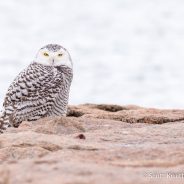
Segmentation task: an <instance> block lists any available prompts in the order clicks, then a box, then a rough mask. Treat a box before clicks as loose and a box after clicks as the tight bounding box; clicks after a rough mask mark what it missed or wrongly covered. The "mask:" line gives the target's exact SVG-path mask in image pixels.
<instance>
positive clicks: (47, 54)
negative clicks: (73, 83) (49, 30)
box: [35, 44, 73, 68]
mask: <svg viewBox="0 0 184 184" xmlns="http://www.w3.org/2000/svg"><path fill="white" fill-rule="evenodd" d="M35 62H36V63H39V64H42V65H46V66H60V65H65V66H68V67H69V68H72V66H73V64H72V60H71V57H70V54H69V53H68V51H67V50H66V49H65V48H64V47H62V46H60V45H57V44H49V45H46V46H44V47H43V48H41V49H40V50H39V51H38V54H37V56H36V58H35Z"/></svg>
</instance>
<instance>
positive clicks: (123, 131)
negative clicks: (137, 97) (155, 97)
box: [0, 104, 184, 184]
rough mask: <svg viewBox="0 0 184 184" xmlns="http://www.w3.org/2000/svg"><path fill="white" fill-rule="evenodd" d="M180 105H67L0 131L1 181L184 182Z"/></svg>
mask: <svg viewBox="0 0 184 184" xmlns="http://www.w3.org/2000/svg"><path fill="white" fill-rule="evenodd" d="M183 123H184V110H158V109H146V108H141V107H137V106H117V105H92V104H86V105H79V106H70V108H69V112H68V117H53V118H45V119H40V120H38V121H35V122H23V123H22V124H21V125H20V126H19V128H10V129H8V130H7V131H6V132H5V133H4V134H1V135H0V162H1V164H0V176H1V177H0V184H21V183H31V184H37V183H39V184H50V183H53V184H60V183H67V184H85V183H86V184H87V183H89V184H92V183H102V184H108V183H109V184H110V183H111V184H112V183H113V184H125V183H129V184H130V183H132V184H133V183H140V184H142V183H184V124H183Z"/></svg>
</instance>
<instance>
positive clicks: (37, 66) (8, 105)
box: [0, 44, 73, 130]
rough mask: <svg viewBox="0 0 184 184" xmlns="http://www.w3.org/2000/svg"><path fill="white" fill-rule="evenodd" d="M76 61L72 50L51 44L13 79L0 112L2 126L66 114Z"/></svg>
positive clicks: (41, 50) (42, 49) (4, 127)
mask: <svg viewBox="0 0 184 184" xmlns="http://www.w3.org/2000/svg"><path fill="white" fill-rule="evenodd" d="M72 77H73V64H72V60H71V57H70V54H69V53H68V51H67V50H66V49H65V48H64V47H62V46H60V45H57V44H49V45H46V46H44V47H43V48H41V49H40V50H39V51H38V54H37V55H36V57H35V59H34V61H33V62H32V63H31V64H30V65H29V66H28V67H27V68H26V69H24V70H23V71H22V72H21V73H20V74H19V75H18V76H17V77H16V78H15V80H14V81H13V82H12V84H11V85H10V87H9V88H8V91H7V93H6V96H5V99H4V103H3V110H2V111H1V115H0V125H1V126H0V129H1V130H5V129H6V128H7V127H11V126H13V127H18V126H19V124H20V123H21V122H22V121H34V120H37V119H39V118H43V117H48V116H65V115H66V112H67V105H68V98H69V90H70V85H71V82H72Z"/></svg>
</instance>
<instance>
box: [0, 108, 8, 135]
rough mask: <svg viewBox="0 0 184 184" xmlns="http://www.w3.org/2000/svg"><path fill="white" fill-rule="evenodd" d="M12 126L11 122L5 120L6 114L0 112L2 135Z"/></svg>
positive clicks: (0, 131)
mask: <svg viewBox="0 0 184 184" xmlns="http://www.w3.org/2000/svg"><path fill="white" fill-rule="evenodd" d="M9 126H10V123H9V120H8V119H7V120H6V118H5V112H3V111H0V134H1V133H3V131H4V130H6V129H7V128H8V127H9Z"/></svg>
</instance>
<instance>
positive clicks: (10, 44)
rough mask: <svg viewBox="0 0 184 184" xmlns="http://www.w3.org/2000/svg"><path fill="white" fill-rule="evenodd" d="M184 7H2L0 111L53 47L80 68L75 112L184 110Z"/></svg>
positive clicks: (33, 1) (86, 0) (123, 2)
mask: <svg viewBox="0 0 184 184" xmlns="http://www.w3.org/2000/svg"><path fill="white" fill-rule="evenodd" d="M183 8H184V1H181V0H175V1H172V0H140V1H136V0H113V1H112V0H93V1H90V0H78V1H72V0H53V1H50V0H44V1H43V0H26V1H25V0H19V1H14V0H2V1H1V2H0V22H1V30H0V65H1V67H0V89H1V90H0V105H2V102H3V97H4V95H5V93H6V91H7V88H8V87H9V85H10V83H11V82H12V80H13V79H14V78H15V77H16V76H17V75H18V73H19V72H20V71H22V70H23V69H24V68H25V67H26V66H27V65H29V63H30V62H31V61H32V60H33V59H34V57H35V55H36V53H37V51H38V50H39V49H40V48H41V47H42V46H44V45H46V44H48V43H58V44H61V45H63V46H64V47H65V48H67V50H68V51H69V52H70V54H71V57H72V59H73V63H74V80H73V83H72V87H71V93H70V101H69V103H70V104H82V103H107V104H120V105H125V104H134V105H139V106H144V107H155V108H184V100H182V95H183V94H184V85H183V79H184V72H183V68H184V62H183V59H184V52H183V49H184V21H183V18H184V11H183Z"/></svg>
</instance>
